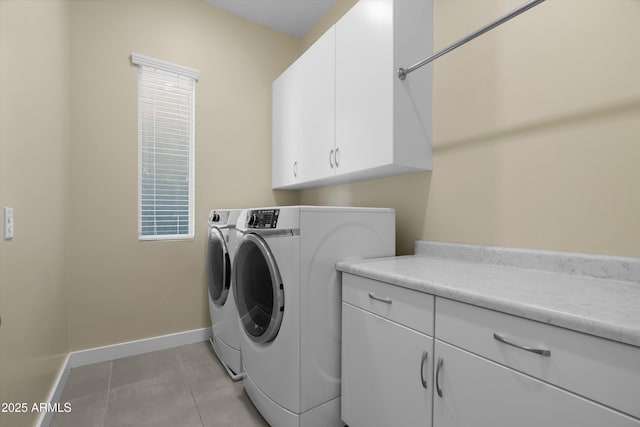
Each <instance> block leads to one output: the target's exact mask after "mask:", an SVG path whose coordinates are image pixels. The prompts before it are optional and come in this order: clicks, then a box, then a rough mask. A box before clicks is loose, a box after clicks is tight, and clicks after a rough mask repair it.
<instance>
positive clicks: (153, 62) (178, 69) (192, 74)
mask: <svg viewBox="0 0 640 427" xmlns="http://www.w3.org/2000/svg"><path fill="white" fill-rule="evenodd" d="M131 62H132V64H134V65H137V66H138V93H137V102H138V240H139V241H162V240H194V239H195V220H194V217H195V214H194V208H195V200H194V196H195V92H196V90H195V84H196V82H197V81H198V79H199V75H200V72H199V71H198V70H195V69H192V68H188V67H183V66H181V65H176V64H172V63H169V62H166V61H162V60H158V59H155V58H151V57H148V56H144V55H140V54H136V53H132V54H131ZM142 67H149V68H154V69H156V70H160V71H164V72H169V73H173V74H176V75H177V76H180V77H183V78H184V77H186V78H191V79H192V80H193V87H192V93H191V105H190V106H189V110H190V114H189V116H190V117H189V144H188V145H189V146H188V152H189V166H188V167H189V192H188V194H189V196H188V197H189V201H188V210H189V212H188V221H189V224H188V232H187V233H186V234H142V218H143V215H142V173H143V172H142V169H143V160H142V159H143V137H142V135H143V133H142V119H143V117H142V114H141V113H140V110H141V108H140V107H141V102H140V99H141V98H140V96H141V85H140V79H141V73H142V72H143V68H142Z"/></svg>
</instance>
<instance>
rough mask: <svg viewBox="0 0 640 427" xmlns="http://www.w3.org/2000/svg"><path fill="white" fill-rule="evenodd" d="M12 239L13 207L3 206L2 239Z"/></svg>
mask: <svg viewBox="0 0 640 427" xmlns="http://www.w3.org/2000/svg"><path fill="white" fill-rule="evenodd" d="M11 239H13V208H6V207H5V208H4V240H11Z"/></svg>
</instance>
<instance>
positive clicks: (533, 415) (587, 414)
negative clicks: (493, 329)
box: [433, 340, 640, 427]
mask: <svg viewBox="0 0 640 427" xmlns="http://www.w3.org/2000/svg"><path fill="white" fill-rule="evenodd" d="M435 356H436V357H435V363H436V374H435V375H436V378H434V383H435V387H434V388H436V391H435V394H434V409H433V426H434V427H462V426H492V427H513V426H518V427H540V426H558V427H564V426H581V427H603V426H607V427H623V426H624V427H631V426H633V427H638V426H640V421H638V420H633V419H632V418H630V417H627V416H625V415H622V414H619V413H617V412H614V411H612V410H610V409H608V408H605V407H603V406H600V405H597V404H595V403H593V402H590V401H588V400H585V399H583V398H581V397H578V396H576V395H573V394H571V393H568V392H566V391H564V390H561V389H558V388H556V387H554V386H551V385H549V384H546V383H543V382H541V381H538V380H536V379H533V378H531V377H529V376H527V375H524V374H521V373H519V372H516V371H514V370H512V369H509V368H506V367H503V366H501V365H498V364H496V363H493V362H490V361H488V360H486V359H483V358H480V357H478V356H476V355H473V354H471V353H468V352H466V351H464V350H460V349H458V348H456V347H452V346H450V345H448V344H445V343H443V342H441V341H439V340H436V344H435ZM440 359H442V361H443V362H442V365H441V366H440V368H439V369H438V368H437V366H438V362H439V360H440ZM585 375H588V373H585ZM438 388H439V389H440V390H441V392H442V396H440V395H439V394H438V393H437V389H438ZM612 390H614V388H613V387H612Z"/></svg>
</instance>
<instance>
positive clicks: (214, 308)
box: [207, 209, 242, 380]
mask: <svg viewBox="0 0 640 427" xmlns="http://www.w3.org/2000/svg"><path fill="white" fill-rule="evenodd" d="M241 212H242V211H241V210H239V209H228V210H212V211H211V212H210V213H209V243H208V245H207V285H208V294H209V314H210V316H211V345H212V346H213V350H214V352H215V353H216V355H217V356H218V359H220V362H222V364H223V365H224V367H225V369H226V370H227V372H228V373H229V375H230V376H231V378H233V379H234V380H238V379H240V378H241V374H242V360H241V356H240V320H239V318H238V310H237V308H236V304H235V299H234V293H233V290H232V288H233V280H232V276H233V275H232V271H231V269H232V266H233V259H234V256H235V251H236V244H237V233H236V221H237V219H238V217H239V216H240V213H241Z"/></svg>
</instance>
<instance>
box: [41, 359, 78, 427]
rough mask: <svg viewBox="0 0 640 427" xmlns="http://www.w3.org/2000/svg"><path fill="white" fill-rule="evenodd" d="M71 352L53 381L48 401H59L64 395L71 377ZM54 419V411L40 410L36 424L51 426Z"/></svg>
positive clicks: (42, 426) (43, 426)
mask: <svg viewBox="0 0 640 427" xmlns="http://www.w3.org/2000/svg"><path fill="white" fill-rule="evenodd" d="M70 360H71V354H67V357H65V358H64V363H62V366H61V367H60V371H59V372H58V376H57V377H56V380H55V381H54V382H53V387H52V388H51V393H49V399H48V400H47V402H49V403H53V402H59V401H60V398H61V397H62V390H64V386H65V384H67V379H68V378H69V373H70V372H71V364H70ZM52 419H53V413H52V412H46V411H45V412H40V417H38V421H37V422H36V426H38V427H49V424H51V420H52Z"/></svg>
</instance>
